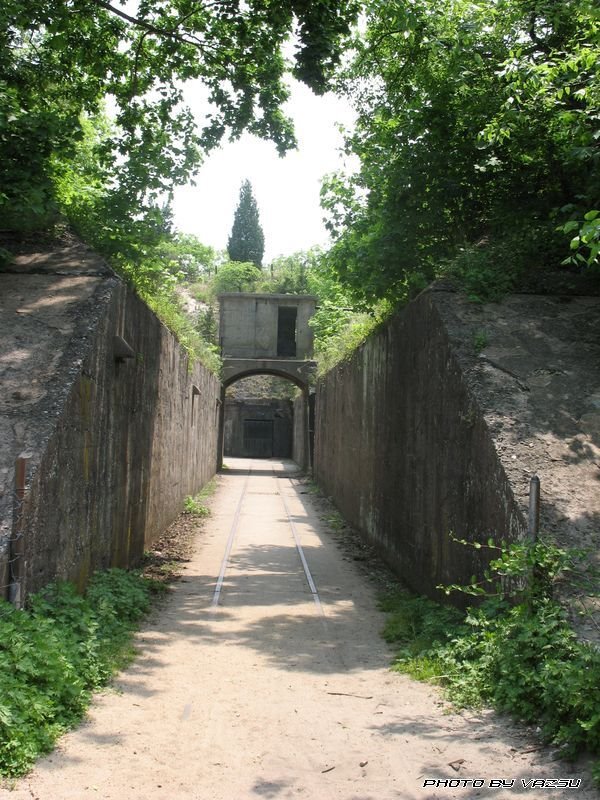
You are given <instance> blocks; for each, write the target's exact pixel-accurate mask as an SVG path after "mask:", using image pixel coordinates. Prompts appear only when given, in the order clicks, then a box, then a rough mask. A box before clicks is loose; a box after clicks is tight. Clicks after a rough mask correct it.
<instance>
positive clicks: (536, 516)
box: [527, 475, 540, 542]
mask: <svg viewBox="0 0 600 800" xmlns="http://www.w3.org/2000/svg"><path fill="white" fill-rule="evenodd" d="M539 530H540V479H539V478H538V476H537V475H534V476H533V477H532V479H531V481H530V483H529V518H528V523H527V533H528V535H529V538H530V540H531V541H532V542H537V538H538V533H539Z"/></svg>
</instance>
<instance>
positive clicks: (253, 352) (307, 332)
mask: <svg viewBox="0 0 600 800" xmlns="http://www.w3.org/2000/svg"><path fill="white" fill-rule="evenodd" d="M315 304H316V298H314V297H312V296H311V295H293V294H289V295H288V294H238V293H236V292H232V293H225V294H222V295H219V309H220V310H219V341H220V344H221V349H222V355H223V356H227V357H233V358H257V359H270V358H277V357H278V353H277V328H278V312H279V307H280V306H283V307H286V308H288V307H289V308H296V309H297V319H296V356H295V357H296V358H298V359H304V358H310V357H311V355H312V350H313V333H312V329H311V328H310V327H309V326H308V320H309V319H310V318H311V317H312V316H313V314H314V313H315Z"/></svg>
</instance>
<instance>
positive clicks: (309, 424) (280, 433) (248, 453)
mask: <svg viewBox="0 0 600 800" xmlns="http://www.w3.org/2000/svg"><path fill="white" fill-rule="evenodd" d="M282 367H283V365H282ZM230 372H231V371H230ZM259 377H263V378H272V379H273V378H274V379H276V380H275V381H273V380H271V381H268V380H267V381H258V380H257V381H254V382H251V381H249V380H248V379H251V378H259ZM250 383H253V385H252V386H248V384H250ZM285 386H288V387H289V390H288V391H286V390H285V388H284V387H285ZM236 387H240V391H238V392H237V393H234V392H232V390H233V389H235V388H236ZM242 387H243V388H242ZM293 387H296V389H298V390H299V391H296V392H295V393H294V392H292V391H291V389H292V388H293ZM313 426H314V395H311V393H310V388H309V384H308V381H307V380H303V378H302V377H300V376H299V375H298V374H295V373H292V374H290V371H289V370H286V369H285V368H283V369H273V368H265V367H261V368H252V369H247V368H245V369H242V370H239V371H238V370H236V371H235V372H234V373H233V374H226V375H225V376H224V381H223V385H222V390H221V405H220V418H219V447H218V461H217V468H218V469H221V468H222V466H223V458H224V456H227V455H230V456H235V457H245V458H290V459H293V460H294V461H296V462H297V463H298V465H299V466H300V467H301V468H302V469H303V470H305V471H307V470H309V469H310V468H311V465H312V447H313Z"/></svg>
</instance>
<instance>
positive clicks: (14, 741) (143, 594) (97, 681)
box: [0, 569, 152, 776]
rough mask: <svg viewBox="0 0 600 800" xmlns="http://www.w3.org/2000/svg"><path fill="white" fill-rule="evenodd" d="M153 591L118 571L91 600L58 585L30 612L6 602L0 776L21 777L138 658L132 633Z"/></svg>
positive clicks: (0, 604) (1, 627)
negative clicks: (102, 689) (98, 693)
mask: <svg viewBox="0 0 600 800" xmlns="http://www.w3.org/2000/svg"><path fill="white" fill-rule="evenodd" d="M151 590H152V584H151V582H150V581H147V580H146V579H144V578H142V577H140V576H139V575H138V574H136V573H132V572H125V571H123V570H118V569H111V570H108V571H107V572H102V573H98V574H97V575H95V576H94V577H93V578H92V580H91V582H90V585H89V588H88V591H87V594H86V596H85V597H82V596H80V595H78V594H77V592H76V590H75V588H74V586H73V585H72V584H69V583H64V582H57V583H52V584H50V585H49V586H48V587H46V589H44V590H43V591H42V592H40V593H39V594H37V595H33V596H32V597H31V598H30V601H29V604H28V608H27V609H26V610H25V611H17V610H16V609H15V608H14V607H13V606H11V605H9V604H8V603H6V602H5V601H0V698H1V699H0V773H1V774H2V775H5V776H17V775H22V774H24V773H25V772H27V770H28V769H29V768H30V767H31V766H32V764H33V763H34V761H35V759H36V758H37V757H38V756H39V755H41V754H42V753H46V752H48V751H49V750H51V749H52V747H53V745H54V742H55V740H56V738H57V737H58V736H59V735H60V734H61V733H63V732H64V731H65V730H67V729H68V728H70V727H71V726H73V725H74V724H75V723H76V722H77V721H78V720H79V719H81V717H82V716H83V713H84V711H85V709H86V708H87V705H88V703H89V701H90V695H91V692H92V691H94V690H96V689H98V688H100V687H101V686H104V685H105V684H106V683H107V682H108V680H109V679H110V678H111V676H112V675H113V674H114V672H115V671H116V670H117V669H118V668H120V667H122V666H123V665H124V664H125V663H127V662H128V661H129V660H130V658H131V656H132V653H133V651H132V649H131V645H130V640H131V634H132V631H133V630H134V628H135V626H136V623H137V622H138V620H139V619H140V618H141V616H142V615H143V614H144V613H145V612H146V611H147V610H148V608H149V606H150V597H151Z"/></svg>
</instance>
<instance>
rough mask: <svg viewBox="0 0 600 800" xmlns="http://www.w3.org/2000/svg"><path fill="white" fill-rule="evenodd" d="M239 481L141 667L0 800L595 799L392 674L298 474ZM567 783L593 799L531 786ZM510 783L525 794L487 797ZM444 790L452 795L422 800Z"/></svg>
mask: <svg viewBox="0 0 600 800" xmlns="http://www.w3.org/2000/svg"><path fill="white" fill-rule="evenodd" d="M228 465H229V466H230V469H229V471H228V472H227V473H225V474H224V475H223V476H222V477H221V478H220V479H219V488H218V491H217V494H216V496H215V498H214V499H213V501H212V516H211V519H210V521H209V522H208V523H207V524H204V525H203V526H202V529H201V530H200V532H199V534H198V538H197V545H196V549H195V554H194V557H193V559H192V561H191V562H190V563H189V564H188V565H187V567H186V569H185V572H184V574H183V577H182V579H181V580H180V581H178V582H177V583H176V584H175V585H174V588H173V591H172V593H171V595H170V597H169V599H168V600H167V602H166V604H165V605H164V606H163V607H162V608H160V609H159V610H158V611H156V612H155V613H154V615H153V616H152V617H151V618H150V619H149V620H148V621H147V624H146V626H145V628H144V630H143V631H142V632H141V633H140V634H139V636H138V646H139V657H138V658H137V660H136V661H135V662H134V664H133V665H132V666H131V667H130V668H129V669H128V670H127V671H125V672H123V673H122V674H121V675H120V677H119V679H118V680H117V682H116V684H115V686H114V690H112V691H109V692H107V693H105V694H103V695H100V696H98V698H97V699H96V701H95V703H94V704H93V707H92V709H91V711H90V714H89V718H88V720H87V721H86V722H85V723H84V724H82V725H81V726H80V727H79V728H78V729H77V730H75V731H73V732H72V733H70V734H68V735H67V736H65V737H64V738H63V739H62V740H61V741H60V744H59V746H58V748H57V750H56V751H55V752H54V753H53V754H52V755H50V756H49V757H48V758H45V759H43V760H42V761H40V762H39V764H38V766H37V767H36V769H35V770H34V771H33V772H32V773H31V774H30V775H29V776H28V777H27V778H25V779H23V780H21V781H19V782H18V783H17V784H16V785H15V786H14V787H13V788H12V789H10V788H4V789H2V790H0V796H1V797H2V798H10V800H71V799H73V800H75V799H76V800H88V798H90V799H93V800H98V798H103V799H104V800H117V798H118V799H119V800H122V798H131V800H154V799H155V798H165V799H167V798H168V800H184V799H185V800H244V798H249V799H250V798H310V799H311V800H330V799H332V800H333V798H336V799H337V798H341V799H343V800H392V798H402V799H403V800H413V799H414V800H416V799H417V798H418V800H430V799H432V798H454V797H457V798H475V797H494V798H498V800H506V798H514V797H517V796H518V797H521V796H525V797H528V798H536V799H537V798H542V797H543V798H547V797H554V798H557V797H577V798H578V800H591V798H597V797H598V793H597V792H596V791H595V790H594V789H592V788H591V786H590V783H589V780H588V779H587V778H586V777H585V776H584V775H583V774H582V773H581V772H579V771H578V770H576V769H575V770H574V769H573V767H569V765H566V764H564V763H563V762H559V761H556V760H553V758H552V754H551V753H550V752H549V751H547V750H545V749H543V748H540V747H539V743H537V742H536V741H535V740H534V739H533V738H532V734H531V732H527V731H523V730H519V729H517V728H514V727H513V726H511V725H510V724H509V723H507V722H506V721H505V720H502V719H499V718H498V717H496V716H494V715H492V714H491V713H484V714H477V713H468V714H461V715H458V714H454V713H449V712H448V709H447V708H446V707H445V705H444V704H443V702H442V701H441V700H440V697H439V695H438V694H437V691H436V690H435V689H432V688H431V687H428V686H427V685H423V684H419V683H415V682H413V681H411V680H409V679H407V678H404V677H402V676H398V675H396V674H393V673H391V672H390V671H389V669H388V665H389V662H390V658H391V653H390V651H389V649H388V647H387V645H386V644H385V643H384V642H383V640H382V639H381V638H380V636H379V631H380V629H381V627H382V624H383V617H382V615H381V613H380V612H379V611H378V610H377V608H376V603H375V590H374V587H373V584H372V583H371V582H369V581H368V580H367V578H366V577H365V574H364V571H361V570H360V565H359V564H358V563H357V562H355V561H353V559H352V558H349V557H347V556H345V555H344V551H343V550H341V549H340V547H339V545H338V544H337V543H336V541H335V538H334V537H332V536H331V535H330V533H329V532H328V531H327V529H326V526H325V525H324V524H323V522H322V521H321V520H320V518H319V513H318V502H317V501H316V500H315V499H314V498H313V497H312V496H311V495H310V494H309V493H306V492H305V491H303V487H302V484H299V483H297V482H296V481H295V480H294V479H293V478H292V480H290V479H289V478H288V477H287V475H288V474H289V472H287V474H286V471H289V470H290V469H291V468H292V465H291V464H290V463H289V462H287V463H282V462H275V461H254V462H251V461H242V460H233V459H228ZM250 467H251V468H252V471H251V474H250V475H248V470H249V468H250ZM294 534H295V536H296V538H297V539H298V541H299V542H300V543H301V547H302V553H303V554H304V558H305V561H306V565H307V567H308V570H309V576H310V577H309V576H307V574H306V573H305V571H304V569H303V564H302V557H301V554H300V551H299V550H298V548H297V547H296V543H295V540H294ZM229 548H230V549H229ZM228 549H229V558H226V554H227V552H228ZM311 587H312V588H311ZM555 778H566V779H571V780H577V779H578V778H582V781H583V782H582V786H581V788H579V789H578V790H568V789H554V790H552V789H550V790H549V789H542V788H525V787H524V786H523V784H522V781H525V782H528V781H531V780H537V781H542V780H544V779H555ZM499 779H504V780H505V781H507V782H510V781H514V786H512V788H504V789H502V788H494V787H493V786H490V782H491V781H493V780H499ZM435 780H440V781H453V783H452V784H448V785H446V786H443V785H442V786H440V787H437V788H436V787H435V786H434V785H433V784H432V783H429V785H428V786H424V783H425V782H426V781H435ZM474 780H475V781H481V782H482V784H483V786H481V787H475V788H474V787H473V785H472V781H474ZM469 782H471V783H469ZM460 784H464V785H460ZM538 787H539V784H538Z"/></svg>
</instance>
